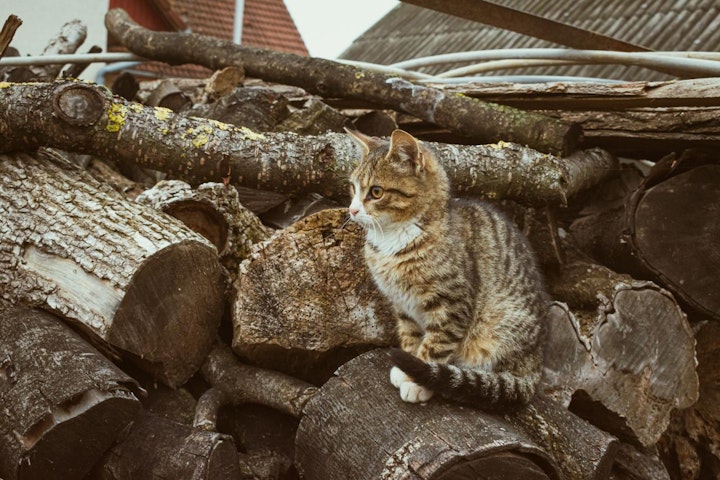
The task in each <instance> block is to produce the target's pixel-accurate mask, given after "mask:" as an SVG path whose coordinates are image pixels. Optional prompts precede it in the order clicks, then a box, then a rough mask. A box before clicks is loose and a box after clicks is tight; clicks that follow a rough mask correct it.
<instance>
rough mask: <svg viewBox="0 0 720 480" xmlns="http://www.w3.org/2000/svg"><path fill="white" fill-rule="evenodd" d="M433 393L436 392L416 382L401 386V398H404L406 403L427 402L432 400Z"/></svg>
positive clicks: (405, 383)
mask: <svg viewBox="0 0 720 480" xmlns="http://www.w3.org/2000/svg"><path fill="white" fill-rule="evenodd" d="M401 371H402V370H401ZM433 393H435V392H433V391H432V390H430V389H428V388H425V387H423V386H422V385H418V384H417V383H415V382H404V383H403V384H402V385H400V398H402V399H403V401H404V402H409V403H420V402H427V401H428V400H430V399H431V398H432V396H433Z"/></svg>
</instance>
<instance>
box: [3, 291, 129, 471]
mask: <svg viewBox="0 0 720 480" xmlns="http://www.w3.org/2000/svg"><path fill="white" fill-rule="evenodd" d="M134 390H135V391H139V387H138V385H137V384H136V383H135V381H134V380H132V379H131V378H130V377H128V376H127V375H126V374H124V373H123V372H121V371H120V370H119V369H118V368H117V367H115V366H114V365H113V364H112V363H111V362H110V361H109V360H107V359H106V358H105V357H103V356H102V355H101V354H100V353H99V352H98V351H97V350H95V349H94V348H92V347H91V346H90V345H88V344H87V343H86V342H85V341H83V340H82V339H81V338H80V337H79V336H78V335H77V334H76V333H75V332H73V331H72V330H70V329H69V328H68V327H66V326H65V325H63V324H62V322H61V321H60V320H59V319H58V318H56V317H54V316H53V315H51V314H49V313H46V312H42V311H40V310H33V309H27V308H19V307H9V306H7V304H3V305H0V405H2V410H3V414H2V415H0V477H2V478H4V479H6V480H15V479H43V480H46V479H73V478H77V479H80V478H84V476H85V474H86V473H87V472H88V471H89V470H90V469H91V468H92V466H93V465H94V464H95V463H96V462H97V461H98V460H99V459H100V458H101V457H102V455H103V453H104V452H105V450H106V449H108V448H109V447H110V446H111V445H112V443H113V442H114V441H115V439H116V437H117V436H118V435H119V434H120V432H121V431H122V430H123V429H124V428H125V427H126V426H127V425H129V424H130V423H131V422H132V420H133V418H134V417H135V415H136V414H137V412H138V411H139V409H140V402H139V401H138V400H137V398H136V397H135V395H134V394H133V391H134Z"/></svg>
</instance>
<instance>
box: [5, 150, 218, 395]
mask: <svg viewBox="0 0 720 480" xmlns="http://www.w3.org/2000/svg"><path fill="white" fill-rule="evenodd" d="M0 210H1V211H2V212H3V214H2V215H1V216H0V298H3V299H6V300H9V301H11V302H13V303H18V304H23V305H29V306H36V307H40V308H43V309H45V310H49V311H52V312H55V313H57V314H58V315H60V316H62V317H63V318H64V319H66V320H68V321H70V322H71V323H72V324H73V325H74V326H76V327H78V328H80V329H82V330H83V331H84V332H85V333H86V334H87V335H88V338H89V339H91V340H92V341H93V342H94V344H95V345H96V346H98V348H100V349H102V350H103V351H104V352H105V353H110V354H113V355H116V354H118V353H119V354H122V355H123V356H124V357H126V358H128V359H130V360H132V361H133V362H134V363H136V364H137V365H139V366H140V367H141V368H143V369H144V370H146V371H147V372H149V373H151V374H152V375H153V376H155V377H156V378H157V379H158V380H160V381H162V382H163V383H166V384H167V385H169V386H172V387H174V386H178V385H180V384H182V383H184V382H185V381H186V380H187V379H188V378H189V377H190V376H192V375H193V373H195V371H197V369H198V368H200V365H201V364H202V361H203V359H204V358H205V356H206V355H207V352H208V351H209V350H210V348H211V346H212V344H213V342H214V340H215V335H216V333H217V328H218V325H219V323H220V317H221V316H222V311H223V306H224V286H223V282H222V275H221V268H220V264H219V262H218V259H217V251H216V250H215V248H214V247H213V246H212V245H211V244H210V243H209V242H208V241H207V240H205V239H204V238H203V237H201V236H200V235H198V234H196V233H195V232H193V231H191V230H190V229H188V228H187V227H185V225H183V224H182V223H180V222H179V221H177V220H175V219H174V218H172V217H169V216H167V215H165V214H162V213H160V212H157V211H155V210H153V209H152V208H149V207H145V206H142V205H138V204H136V203H133V202H128V201H127V200H126V199H125V198H123V197H121V196H120V195H119V194H118V193H117V192H115V191H114V190H112V189H110V188H109V187H107V186H105V185H102V184H99V183H98V182H97V181H95V180H94V179H93V178H92V177H90V176H89V175H87V174H85V173H84V172H82V171H80V170H78V169H73V168H72V167H70V166H68V165H67V164H61V163H57V160H51V159H50V158H46V157H45V156H43V155H38V156H37V157H32V156H30V155H26V154H16V155H13V156H7V155H2V156H0Z"/></svg>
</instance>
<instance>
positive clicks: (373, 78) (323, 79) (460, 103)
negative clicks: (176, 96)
mask: <svg viewBox="0 0 720 480" xmlns="http://www.w3.org/2000/svg"><path fill="white" fill-rule="evenodd" d="M105 25H106V26H107V29H108V32H109V33H110V35H112V36H113V37H114V38H116V39H117V40H118V41H119V42H120V43H122V44H123V45H124V46H125V47H127V48H128V49H129V50H130V51H132V52H133V53H136V54H138V55H141V56H143V57H146V58H150V59H153V60H160V61H163V62H166V63H169V64H180V63H194V64H198V65H203V66H205V67H208V68H210V69H212V70H217V69H219V68H223V67H227V66H230V65H237V66H242V67H243V68H244V69H245V72H246V74H247V75H248V76H251V77H256V78H261V79H263V80H267V81H272V82H276V83H284V84H290V85H296V86H299V87H302V88H304V89H305V90H307V91H308V92H309V93H314V94H319V95H323V96H324V97H349V98H358V99H363V100H366V101H370V102H373V103H375V104H376V105H379V106H382V107H386V108H392V109H395V110H398V111H405V112H407V113H410V114H412V115H415V116H418V117H421V118H423V119H424V120H426V121H429V122H432V123H436V124H438V125H441V126H443V127H447V128H449V129H451V130H454V131H456V132H458V133H460V134H461V135H465V136H467V137H471V138H473V139H475V140H476V141H481V142H497V141H499V140H505V141H511V142H517V143H520V144H522V145H529V146H530V147H532V148H534V149H536V150H539V151H542V152H546V153H552V154H555V155H568V154H570V153H571V152H573V151H574V150H575V149H576V148H577V145H578V144H579V139H580V136H581V131H580V129H579V128H578V127H577V126H575V125H569V124H564V123H562V122H559V121H556V120H551V119H548V118H547V117H543V116H541V115H537V114H533V113H529V112H523V111H521V110H515V109H513V108H508V107H500V106H498V105H495V104H489V103H484V102H481V101H478V100H475V99H471V98H469V97H466V96H464V95H445V94H444V93H443V92H441V91H439V90H437V89H433V88H428V87H425V86H422V85H417V84H413V83H411V82H408V81H406V80H403V79H401V78H398V77H390V78H388V76H387V75H386V74H385V73H380V72H373V71H370V70H364V69H362V68H359V67H355V66H352V65H344V64H339V63H336V62H333V61H331V60H325V59H321V58H311V57H302V56H299V55H293V54H289V53H282V52H274V51H270V50H262V49H257V48H249V47H245V46H242V45H237V44H233V43H231V42H229V41H223V40H219V39H216V38H211V37H205V36H202V35H188V34H180V33H176V34H175V33H167V32H153V31H151V30H147V29H145V28H143V27H141V26H139V25H138V24H137V23H135V22H134V21H133V20H132V19H131V18H130V17H129V16H128V14H127V13H126V12H125V11H124V10H122V9H117V8H116V9H112V10H110V11H109V12H108V13H107V15H106V16H105Z"/></svg>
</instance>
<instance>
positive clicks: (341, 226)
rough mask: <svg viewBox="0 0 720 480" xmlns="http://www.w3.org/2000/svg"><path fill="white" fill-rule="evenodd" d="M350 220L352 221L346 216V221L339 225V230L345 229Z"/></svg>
mask: <svg viewBox="0 0 720 480" xmlns="http://www.w3.org/2000/svg"><path fill="white" fill-rule="evenodd" d="M351 220H352V217H351V216H349V215H348V218H347V220H345V223H343V224H342V225H340V230H345V227H347V224H348V223H350V221H351Z"/></svg>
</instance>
